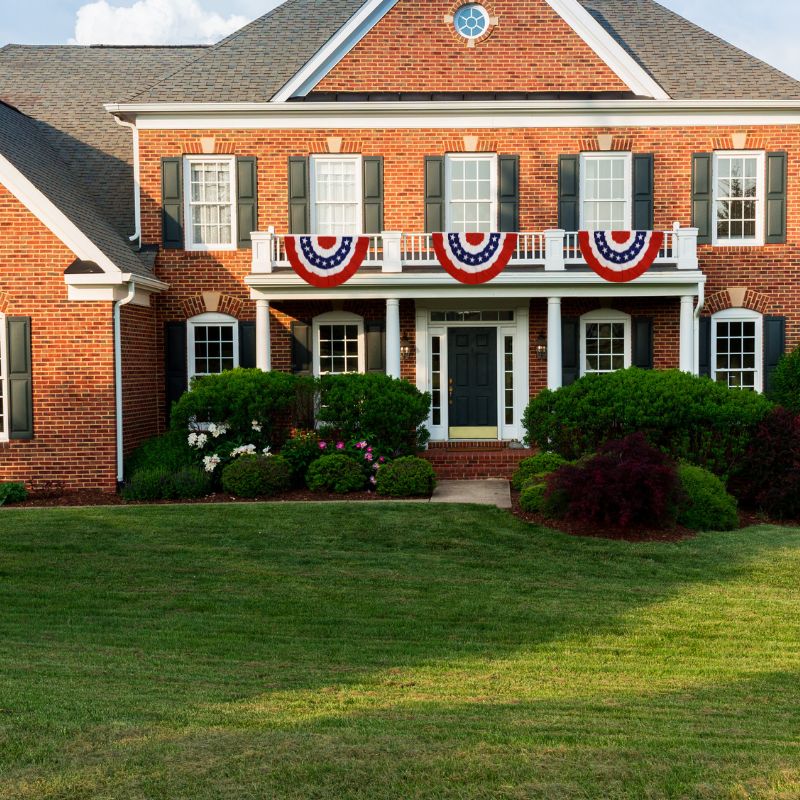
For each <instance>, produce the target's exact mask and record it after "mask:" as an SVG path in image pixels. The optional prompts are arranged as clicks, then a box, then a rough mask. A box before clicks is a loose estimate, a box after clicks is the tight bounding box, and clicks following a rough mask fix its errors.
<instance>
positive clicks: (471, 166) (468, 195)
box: [447, 158, 495, 233]
mask: <svg viewBox="0 0 800 800" xmlns="http://www.w3.org/2000/svg"><path fill="white" fill-rule="evenodd" d="M449 174H450V183H449V185H448V187H447V199H448V203H449V210H450V227H451V228H452V229H453V230H454V231H456V232H459V233H469V232H482V233H488V232H490V231H492V230H493V229H494V227H495V221H494V220H493V219H492V216H493V215H492V206H493V201H494V198H493V196H492V161H491V160H489V159H487V158H474V159H473V158H466V159H464V158H458V159H453V160H451V161H450V170H449Z"/></svg>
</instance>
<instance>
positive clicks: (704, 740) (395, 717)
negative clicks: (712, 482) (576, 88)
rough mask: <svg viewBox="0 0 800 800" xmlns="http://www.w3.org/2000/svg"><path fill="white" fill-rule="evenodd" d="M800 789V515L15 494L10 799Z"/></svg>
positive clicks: (7, 520)
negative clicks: (522, 511) (692, 532)
mask: <svg viewBox="0 0 800 800" xmlns="http://www.w3.org/2000/svg"><path fill="white" fill-rule="evenodd" d="M798 797H800V531H798V530H793V529H782V528H777V527H768V526H764V527H758V528H751V529H749V530H744V531H739V532H736V533H725V534H705V535H702V536H700V537H698V538H697V539H694V540H691V541H685V542H681V543H676V544H664V543H658V544H656V543H654V544H627V543H619V542H608V541H601V540H585V539H576V538H570V537H568V536H565V535H562V534H560V533H555V532H552V531H547V530H543V529H539V528H534V527H530V526H527V525H525V524H523V523H522V522H520V521H518V520H516V519H514V518H513V517H511V516H510V515H508V514H507V513H505V512H502V511H497V510H494V509H482V508H477V507H466V506H465V507H459V506H456V507H446V506H442V507H435V506H427V505H400V504H396V505H381V506H376V505H369V504H366V505H345V504H329V505H320V506H311V505H305V506H304V505H297V506H280V505H249V506H211V507H209V506H184V507H155V508H141V507H138V508H113V509H96V510H47V509H38V510H18V511H13V510H9V511H3V512H2V513H0V798H3V800H6V799H8V800H11V798H13V800H29V799H32V798H37V800H38V799H41V798H81V799H83V798H91V799H94V798H109V799H111V798H113V800H138V799H139V798H141V799H143V800H144V799H145V798H146V799H147V800H162V799H163V800H178V799H181V798H187V800H189V799H191V800H198V799H200V800H202V799H204V798H208V799H210V798H215V799H216V798H236V800H242V799H244V798H258V799H259V800H262V799H267V798H269V799H272V798H298V800H299V798H303V800H307V799H308V798H326V799H327V798H332V799H333V798H335V799H338V798H363V799H364V800H367V799H368V800H382V799H383V798H392V800H395V799H403V800H405V799H406V798H563V799H564V800H576V799H577V798H635V799H636V800H642V799H645V800H657V799H659V798H735V799H736V800H740V799H741V798H786V800H789V799H790V798H791V799H792V800H795V799H796V798H798Z"/></svg>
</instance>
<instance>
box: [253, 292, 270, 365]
mask: <svg viewBox="0 0 800 800" xmlns="http://www.w3.org/2000/svg"><path fill="white" fill-rule="evenodd" d="M256 367H257V368H258V369H260V370H261V371H262V372H269V371H270V370H271V369H272V337H271V336H270V330H269V300H256Z"/></svg>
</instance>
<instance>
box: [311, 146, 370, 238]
mask: <svg viewBox="0 0 800 800" xmlns="http://www.w3.org/2000/svg"><path fill="white" fill-rule="evenodd" d="M319 161H344V162H350V163H352V164H353V165H354V166H355V172H356V187H357V189H356V201H357V204H358V207H357V208H356V229H355V230H354V231H353V235H354V236H360V235H361V234H362V233H363V232H364V178H363V175H364V165H363V158H362V156H360V155H338V154H334V155H328V154H321V155H314V156H311V158H310V159H309V166H308V180H309V205H310V222H311V230H312V231H313V232H314V233H315V234H316V233H317V167H316V165H317V163H318V162H319Z"/></svg>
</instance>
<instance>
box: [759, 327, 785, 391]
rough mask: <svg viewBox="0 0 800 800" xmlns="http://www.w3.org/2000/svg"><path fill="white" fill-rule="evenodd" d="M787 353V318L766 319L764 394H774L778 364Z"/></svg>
mask: <svg viewBox="0 0 800 800" xmlns="http://www.w3.org/2000/svg"><path fill="white" fill-rule="evenodd" d="M785 352H786V317H764V392H765V393H766V394H770V393H771V392H772V383H773V378H774V377H775V369H776V368H777V366H778V362H779V361H780V360H781V358H783V355H784V353H785Z"/></svg>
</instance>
